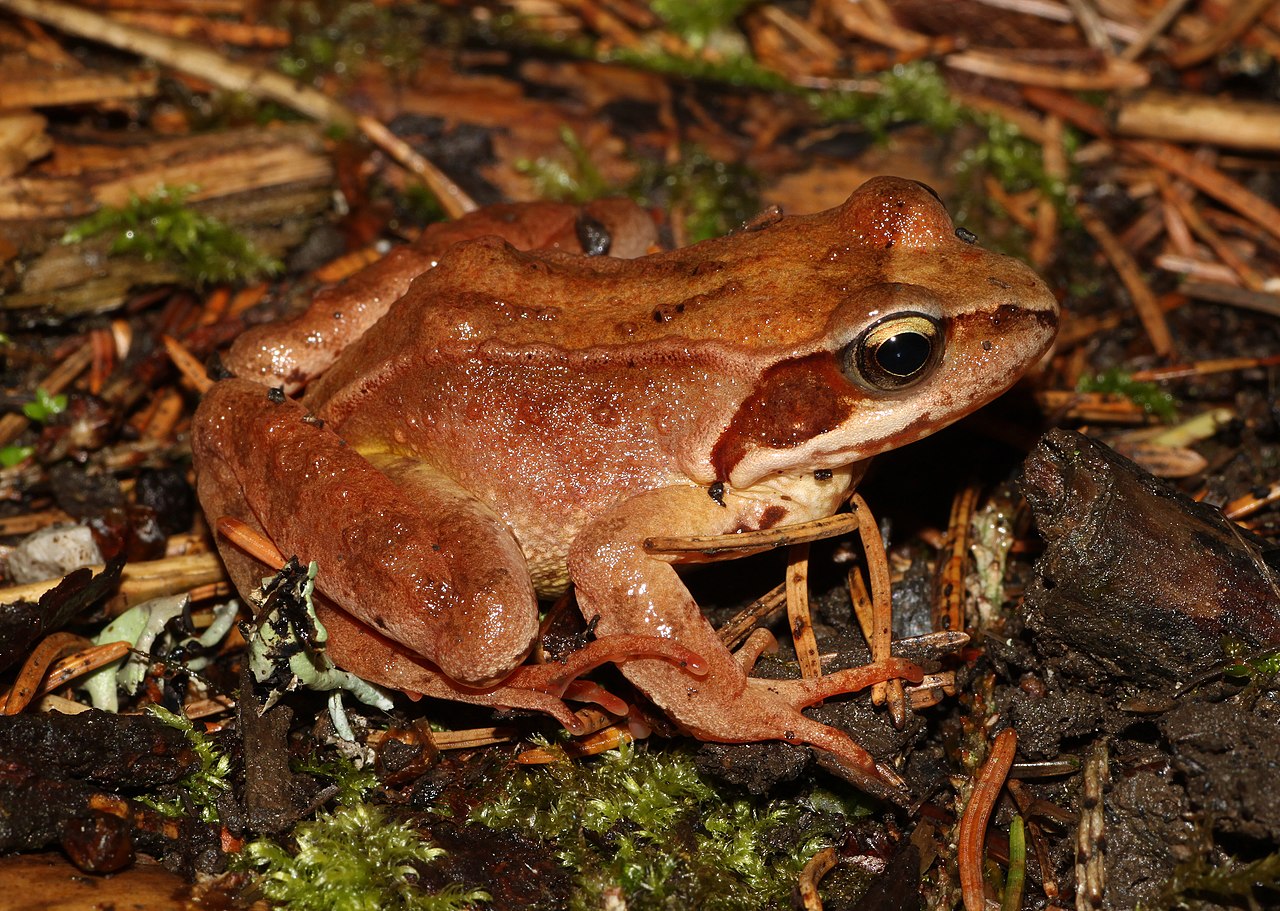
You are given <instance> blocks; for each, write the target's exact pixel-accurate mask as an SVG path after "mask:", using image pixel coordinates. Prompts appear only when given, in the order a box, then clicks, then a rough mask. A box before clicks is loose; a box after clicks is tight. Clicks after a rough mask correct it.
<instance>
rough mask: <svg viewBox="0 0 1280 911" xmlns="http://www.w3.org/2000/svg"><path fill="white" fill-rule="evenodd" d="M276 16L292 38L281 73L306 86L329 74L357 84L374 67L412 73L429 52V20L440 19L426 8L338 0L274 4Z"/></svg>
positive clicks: (282, 58)
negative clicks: (355, 80) (362, 73)
mask: <svg viewBox="0 0 1280 911" xmlns="http://www.w3.org/2000/svg"><path fill="white" fill-rule="evenodd" d="M273 13H274V15H275V17H276V21H278V22H280V23H281V24H282V25H284V26H285V27H287V28H288V29H289V32H290V34H291V35H292V36H293V41H292V42H291V43H290V45H289V47H288V49H287V50H285V51H284V52H283V53H282V54H281V55H280V59H279V60H278V61H277V64H276V65H277V68H278V69H279V70H280V71H281V72H282V73H284V74H285V75H288V76H292V77H293V78H295V79H297V80H299V81H301V82H308V83H313V82H315V81H317V80H318V79H319V78H320V77H322V76H327V75H333V76H337V77H338V78H339V79H343V80H350V79H353V78H355V77H356V76H357V75H358V74H359V72H360V70H361V68H362V67H363V66H365V65H367V64H368V63H370V62H375V63H377V64H379V65H381V66H382V67H384V68H386V69H387V70H389V71H391V72H398V73H409V72H413V70H414V69H416V68H417V66H418V64H419V62H420V61H421V60H422V58H423V55H424V53H425V40H424V36H425V34H426V27H427V21H428V20H431V19H434V18H436V16H437V11H436V10H435V8H434V7H433V6H432V5H431V4H426V3H419V4H390V5H388V4H381V3H370V2H359V3H342V2H337V0H292V2H287V3H279V4H275V6H274V9H273Z"/></svg>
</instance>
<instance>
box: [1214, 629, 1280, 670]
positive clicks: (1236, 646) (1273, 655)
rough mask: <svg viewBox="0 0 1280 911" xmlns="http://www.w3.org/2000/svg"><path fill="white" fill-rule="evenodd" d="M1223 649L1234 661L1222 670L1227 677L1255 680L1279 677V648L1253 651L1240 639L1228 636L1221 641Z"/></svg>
mask: <svg viewBox="0 0 1280 911" xmlns="http://www.w3.org/2000/svg"><path fill="white" fill-rule="evenodd" d="M1223 651H1225V652H1226V653H1227V654H1228V655H1229V656H1230V657H1231V658H1232V659H1233V660H1234V661H1235V662H1236V663H1235V664H1233V665H1231V666H1230V667H1228V668H1227V669H1226V670H1225V671H1223V673H1225V674H1226V675H1227V676H1228V677H1235V678H1237V679H1245V680H1257V681H1265V680H1276V679H1280V649H1275V648H1273V649H1268V650H1266V651H1263V652H1254V651H1251V650H1250V649H1249V647H1248V646H1247V645H1245V644H1244V643H1243V642H1241V641H1240V640H1238V639H1234V638H1229V639H1227V640H1225V641H1224V642H1223Z"/></svg>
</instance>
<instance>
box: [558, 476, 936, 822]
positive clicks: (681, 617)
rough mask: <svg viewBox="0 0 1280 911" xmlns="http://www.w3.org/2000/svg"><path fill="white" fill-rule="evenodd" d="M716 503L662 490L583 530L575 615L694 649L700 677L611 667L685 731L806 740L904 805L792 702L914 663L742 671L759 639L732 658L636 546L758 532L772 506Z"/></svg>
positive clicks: (575, 571) (735, 738)
mask: <svg viewBox="0 0 1280 911" xmlns="http://www.w3.org/2000/svg"><path fill="white" fill-rule="evenodd" d="M836 493H837V494H839V491H836ZM725 500H726V502H727V503H730V505H729V506H724V507H722V506H720V505H719V503H718V501H715V500H713V499H712V498H711V497H709V496H708V494H707V492H706V490H705V489H702V488H697V487H693V486H690V487H672V488H665V489H662V490H656V491H651V492H649V493H647V494H642V495H640V496H638V497H635V498H633V499H632V500H630V501H628V502H627V503H624V504H622V505H621V506H619V507H617V508H615V509H614V510H613V511H612V512H610V513H608V514H607V515H605V516H604V517H603V518H601V519H599V520H597V521H596V522H595V523H593V524H592V525H590V526H588V527H587V528H586V529H584V530H583V532H582V533H581V534H580V535H579V537H578V539H577V540H576V541H575V543H574V547H573V550H572V552H571V553H570V559H569V568H570V574H571V575H572V577H573V581H574V584H575V585H576V586H577V594H578V603H579V606H580V607H581V608H582V612H583V614H584V616H594V615H598V616H599V618H600V619H599V622H598V624H597V626H596V632H597V634H598V635H601V636H604V637H608V636H610V635H615V634H619V633H638V634H641V635H651V636H652V635H662V636H668V637H670V638H673V639H676V640H678V641H679V642H681V643H682V644H683V645H685V646H686V647H688V648H690V649H692V650H693V651H695V652H697V653H698V654H699V655H701V656H702V658H703V661H704V662H705V664H706V667H707V673H706V675H705V676H704V677H703V678H701V679H698V678H695V677H693V676H691V675H690V674H688V673H686V672H684V671H681V670H680V669H679V668H676V667H673V666H671V665H670V664H667V663H664V662H658V661H651V660H644V659H641V660H635V661H628V662H626V663H624V664H622V665H621V670H622V673H623V674H624V675H625V676H626V677H627V679H629V680H630V681H631V682H632V683H633V684H635V686H636V687H637V688H639V689H640V690H641V692H643V693H644V694H645V695H646V696H648V697H649V698H650V699H651V700H653V702H654V703H655V704H656V705H657V706H658V707H659V708H660V709H662V711H663V712H664V713H665V714H666V715H667V716H668V717H669V718H670V719H671V720H672V721H674V722H675V723H676V724H677V725H678V726H679V727H680V728H681V729H683V730H684V731H686V732H687V733H689V734H692V735H693V736H695V737H698V738H700V739H702V740H710V741H720V742H725V743H749V742H752V741H758V740H786V741H788V742H790V743H807V744H810V745H812V746H814V747H816V748H817V749H818V750H819V751H821V753H820V756H825V757H826V758H827V759H828V761H830V762H832V763H834V765H835V766H837V768H838V770H839V771H840V772H841V773H842V774H843V775H844V776H845V777H846V778H848V779H850V780H852V781H854V782H855V783H857V784H858V785H859V786H860V787H862V788H863V789H864V790H867V791H868V792H869V793H872V794H875V795H876V796H879V797H883V798H885V799H888V800H892V801H894V802H895V803H902V804H905V803H907V802H909V796H908V795H907V793H906V790H905V788H904V787H903V786H902V782H901V780H900V779H899V778H898V776H897V775H895V774H894V773H893V772H892V771H890V770H888V769H884V768H881V767H880V766H878V765H877V764H876V762H875V761H874V760H873V759H872V757H871V756H870V755H869V754H868V753H867V752H866V751H865V750H863V749H862V748H861V747H860V746H858V745H857V744H856V743H855V742H854V741H853V740H852V739H851V738H850V737H848V736H847V735H846V734H844V733H843V732H842V731H839V730H837V729H835V728H832V727H829V726H827V725H824V724H821V723H819V722H817V721H814V720H813V719H811V718H808V717H806V716H805V715H804V714H802V712H801V709H802V708H804V707H805V706H808V705H812V704H813V703H815V702H818V701H821V700H823V699H827V698H830V697H832V696H835V695H837V694H840V693H847V692H853V691H855V690H858V689H862V688H863V687H866V686H870V685H871V684H873V683H877V682H879V681H881V680H887V679H889V678H891V677H909V678H914V679H919V676H920V670H919V668H917V667H916V666H915V665H913V664H911V663H909V662H906V661H903V660H901V659H896V658H891V659H888V660H886V661H883V662H878V663H876V664H872V665H868V666H867V667H864V668H854V669H850V670H845V671H838V672H836V673H834V674H829V675H824V676H822V677H819V678H816V679H813V680H787V681H778V680H765V679H760V678H748V677H747V674H746V668H747V667H748V666H749V665H750V663H751V662H752V661H754V658H755V657H756V656H758V654H759V652H758V651H757V649H762V648H763V647H764V646H766V645H767V644H768V643H767V640H765V639H764V638H763V637H758V638H757V640H756V642H755V643H754V644H753V645H752V648H751V651H748V652H744V653H742V655H741V659H740V658H739V657H736V656H734V655H733V654H731V653H730V652H729V650H728V649H727V648H725V647H724V645H723V644H721V642H720V639H719V637H718V636H717V634H716V632H715V630H714V629H712V627H711V624H710V623H708V622H707V620H706V618H705V617H704V616H703V615H702V612H701V610H700V609H699V608H698V605H697V604H696V602H694V600H693V597H692V596H691V595H690V594H689V591H688V589H686V588H685V586H684V583H683V582H682V581H681V580H680V577H679V575H678V574H677V573H676V571H675V569H674V567H672V566H671V565H670V563H669V562H667V561H666V560H664V559H662V558H660V557H657V556H654V555H651V554H649V553H646V551H645V549H644V545H643V542H644V540H645V539H646V538H647V537H652V536H655V535H660V534H661V535H694V534H718V533H726V532H729V531H732V530H733V529H734V528H735V527H753V526H755V527H758V525H759V523H760V517H759V516H758V515H757V514H756V513H754V512H752V510H757V509H758V510H761V511H763V510H764V509H767V508H768V507H769V505H770V504H769V503H767V501H766V502H764V503H755V502H748V501H746V500H745V498H742V499H740V500H737V501H734V500H733V499H731V498H730V497H728V496H726V497H725ZM806 518H807V516H806Z"/></svg>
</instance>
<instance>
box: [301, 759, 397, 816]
mask: <svg viewBox="0 0 1280 911" xmlns="http://www.w3.org/2000/svg"><path fill="white" fill-rule="evenodd" d="M292 766H293V770H294V771H295V772H302V773H303V774H305V775H314V776H315V777H317V778H327V779H329V780H330V781H332V782H333V783H334V784H335V785H337V788H338V793H337V795H336V796H335V797H334V799H335V800H336V801H337V802H338V803H340V804H347V805H355V804H358V803H360V801H362V800H364V799H365V797H366V795H368V794H369V792H370V791H372V790H373V789H374V788H376V787H377V786H378V776H377V775H375V774H374V773H373V772H372V771H371V770H369V769H362V768H359V767H357V766H356V764H355V763H354V762H352V761H351V760H350V759H347V758H346V757H345V756H340V755H337V754H334V755H333V756H321V755H319V754H318V753H312V754H309V755H307V756H304V757H302V758H300V759H295V760H294V761H293V763H292Z"/></svg>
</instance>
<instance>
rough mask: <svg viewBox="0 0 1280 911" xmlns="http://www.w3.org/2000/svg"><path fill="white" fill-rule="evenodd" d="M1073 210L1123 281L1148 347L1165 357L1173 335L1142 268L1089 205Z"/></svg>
mask: <svg viewBox="0 0 1280 911" xmlns="http://www.w3.org/2000/svg"><path fill="white" fill-rule="evenodd" d="M1076 214H1077V215H1079V216H1080V222H1081V223H1082V224H1083V225H1084V229H1085V230H1086V231H1088V232H1089V235H1090V236H1091V237H1092V238H1093V239H1094V240H1095V241H1097V243H1098V246H1099V247H1101V248H1102V252H1103V255H1105V256H1106V257H1107V261H1108V262H1110V263H1111V266H1112V268H1114V269H1115V270H1116V273H1117V274H1118V275H1119V276H1120V280H1121V281H1122V282H1124V286H1125V288H1126V289H1128V291H1129V298H1130V299H1131V300H1132V301H1133V306H1134V309H1135V310H1137V311H1138V318H1139V319H1140V320H1141V321H1142V327H1143V328H1144V329H1146V331H1147V337H1148V338H1149V339H1151V347H1152V348H1154V349H1155V352H1156V354H1158V355H1159V356H1160V357H1168V356H1169V355H1170V354H1172V353H1173V335H1172V334H1171V333H1170V332H1169V324H1168V322H1166V320H1165V318H1164V311H1163V310H1162V309H1160V304H1159V302H1158V301H1157V300H1156V296H1155V294H1154V293H1152V291H1151V288H1150V287H1149V286H1148V285H1147V282H1146V280H1145V279H1144V278H1143V277H1142V270H1141V269H1140V268H1139V266H1138V263H1137V262H1136V261H1135V260H1134V258H1133V257H1132V256H1131V255H1129V251H1128V250H1126V249H1125V248H1124V245H1123V244H1122V243H1120V241H1119V239H1117V238H1116V236H1115V235H1114V234H1112V233H1111V229H1109V228H1108V227H1107V226H1106V224H1105V223H1104V222H1103V221H1102V219H1101V218H1099V217H1098V216H1097V215H1096V214H1094V211H1093V210H1092V209H1090V208H1089V207H1088V206H1086V205H1083V204H1081V205H1078V206H1076Z"/></svg>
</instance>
